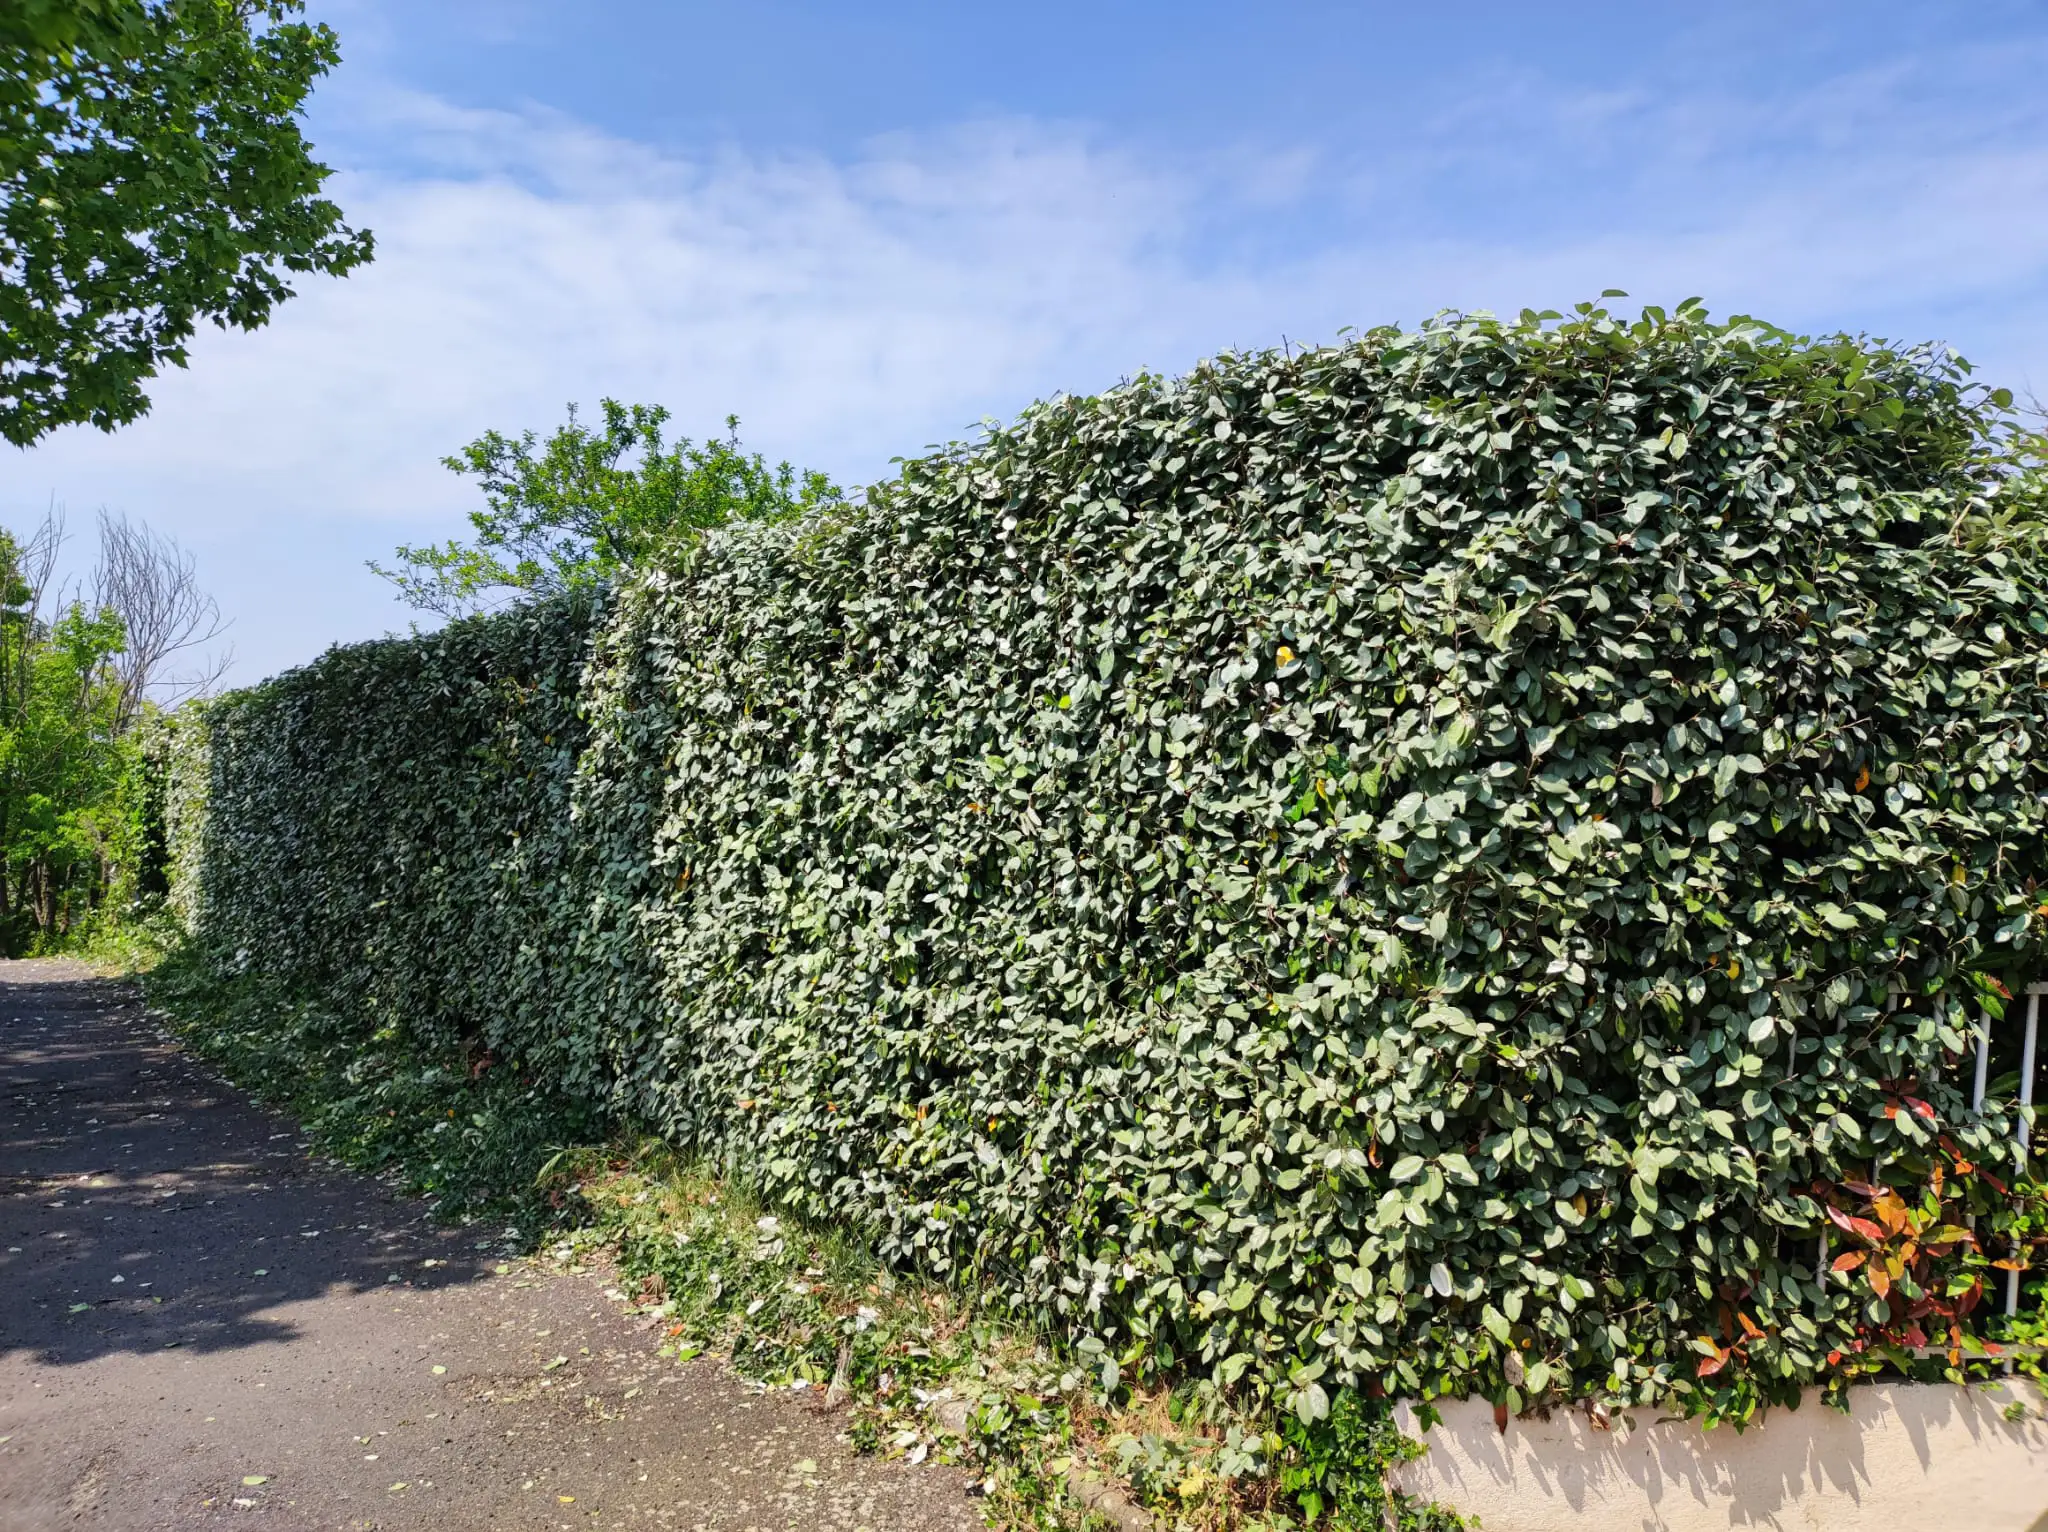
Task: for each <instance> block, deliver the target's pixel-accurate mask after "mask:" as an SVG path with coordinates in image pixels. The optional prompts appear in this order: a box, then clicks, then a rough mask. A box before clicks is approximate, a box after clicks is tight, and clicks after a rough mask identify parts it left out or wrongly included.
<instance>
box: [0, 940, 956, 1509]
mask: <svg viewBox="0 0 2048 1532" xmlns="http://www.w3.org/2000/svg"><path fill="white" fill-rule="evenodd" d="M503 1233H504V1231H503V1230H500V1229H483V1228H470V1229H460V1230H458V1229H448V1228H440V1227H437V1226H435V1225H434V1223H433V1222H432V1220H431V1219H430V1218H429V1216H428V1214H427V1210H426V1209H425V1207H424V1206H423V1205H421V1204H419V1203H417V1202H411V1201H407V1200H405V1199H403V1198H400V1197H397V1196H395V1195H393V1194H392V1193H391V1192H390V1190H389V1189H388V1188H386V1187H384V1186H383V1185H381V1184H380V1183H378V1182H377V1181H375V1180H373V1179H369V1178H365V1177H362V1176H358V1175H354V1174H352V1173H349V1172H347V1171H343V1170H339V1169H335V1168H332V1167H328V1166H323V1165H320V1164H316V1163H314V1162H313V1161H312V1160H310V1159H309V1158H308V1155H307V1152H306V1147H305V1145H304V1144H303V1142H302V1141H301V1140H300V1138H299V1137H298V1134H297V1132H296V1131H295V1129H294V1126H293V1124H292V1123H290V1122H289V1121H287V1120H285V1119H282V1118H280V1117H278V1116H276V1115H275V1114H273V1113H270V1112H268V1111H266V1110H264V1109H262V1108H260V1107H258V1106H256V1105H254V1104H253V1103H251V1102H250V1101H249V1100H247V1099H246V1098H245V1097H243V1096H241V1095H240V1094H239V1093H238V1092H236V1091H235V1090H233V1089H232V1088H231V1087H229V1086H227V1085H225V1084H223V1083H222V1082H221V1081H220V1080H218V1079H217V1078H215V1077H213V1076H212V1075H210V1074H209V1073H208V1072H207V1071H206V1070H205V1068H204V1067H203V1066H201V1065H200V1064H198V1063H197V1062H196V1061H195V1060H193V1059H191V1058H190V1057H188V1056H187V1055H185V1054H184V1053H182V1052H181V1051H180V1050H179V1049H178V1048H177V1047H176V1045H175V1044H174V1043H172V1042H170V1041H168V1040H167V1039H165V1038H164V1037H163V1036H161V1035H160V1034H159V1033H158V1032H157V1030H156V1029H155V1028H154V1027H153V1026H152V1025H151V1024H150V1023H149V1022H148V1021H147V1020H146V1019H145V1017H144V1015H143V1013H142V1009H141V1007H140V1005H139V1003H138V1001H137V1000H136V997H135V995H134V992H133V991H132V990H131V989H129V988H127V987H125V986H122V985H119V984H115V983H111V982H108V981H103V980H97V979H94V978H92V977H90V976H89V975H88V974H87V973H86V971H85V970H84V969H82V968H79V967H77V966H75V965H71V964H65V963H60V962H24V963H0V1532H31V1529H35V1532H40V1529H43V1528H55V1527H107V1528H119V1529H123V1532H131V1529H133V1532H143V1529H154V1528H184V1527H199V1526H214V1525H229V1526H250V1527H255V1526H264V1527H273V1528H309V1529H310V1528H322V1529H326V1528H337V1529H338V1528H350V1529H357V1532H361V1529H369V1528H388V1529H400V1528H432V1529H434V1532H464V1529H469V1528H493V1529H497V1528H506V1529H525V1528H551V1529H552V1528H587V1527H631V1528H649V1527H663V1528H676V1529H707V1532H708V1529H718V1532H746V1529H750V1528H751V1529H758V1532H770V1529H775V1532H784V1529H789V1532H813V1529H819V1532H823V1529H844V1532H858V1529H861V1528H867V1529H871V1532H941V1529H945V1532H952V1529H963V1532H964V1529H968V1528H973V1527H978V1526H980V1525H981V1519H980V1517H979V1516H978V1515H977V1514H976V1503H975V1502H974V1501H972V1500H970V1499H969V1498H968V1497H967V1493H966V1487H965V1483H964V1481H963V1478H962V1476H961V1475H960V1474H959V1473H957V1472H955V1471H951V1470H946V1469H938V1468H932V1467H929V1466H927V1467H921V1468H911V1467H909V1466H907V1465H904V1464H902V1463H883V1462H878V1461H875V1460H872V1459H863V1458H858V1457H856V1456H855V1455H854V1454H853V1453H852V1452H851V1451H850V1449H849V1448H848V1447H847V1446H846V1445H845V1443H844V1442H843V1441H842V1440H841V1437H840V1427H841V1424H842V1422H841V1420H840V1419H839V1418H837V1417H834V1416H830V1415H826V1414H823V1413H817V1412H814V1411H812V1410H810V1409H807V1408H805V1407H804V1405H802V1404H801V1403H799V1402H797V1401H796V1400H794V1399H792V1398H790V1397H789V1396H787V1395H783V1394H780V1393H777V1394H763V1393H760V1392H757V1391H755V1390H752V1389H750V1388H749V1387H748V1386H746V1385H745V1384H743V1383H741V1382H739V1381H738V1380H736V1379H734V1378H732V1377H730V1376H729V1375H727V1374H725V1373H723V1372H722V1371H721V1370H720V1369H719V1368H718V1367H717V1366H716V1365H715V1364H712V1363H709V1362H705V1361H697V1362H692V1363H688V1364H682V1365H678V1364H676V1363H673V1362H664V1361H662V1360H660V1359H659V1358H657V1357H656V1356H655V1354H654V1347H655V1343H656V1337H655V1336H654V1334H653V1333H651V1331H650V1330H649V1329H647V1328H644V1327H643V1326H644V1325H645V1323H646V1322H645V1321H640V1320H635V1319H631V1318H628V1317H626V1316H625V1315H624V1314H623V1313H622V1312H621V1306H620V1305H619V1304H618V1303H616V1302H614V1301H610V1300H608V1299H606V1298H605V1296H604V1286H605V1284H604V1279H603V1276H602V1274H601V1273H599V1274H591V1273H582V1274H579V1273H573V1272H563V1271H559V1270H550V1269H545V1268H546V1263H544V1262H543V1263H534V1262H529V1261H521V1260H511V1259H507V1257H506V1256H505V1254H504V1253H503V1251H502V1249H501V1248H500V1247H499V1246H498V1244H497V1243H496V1242H497V1240H499V1239H501V1238H502V1237H503Z"/></svg>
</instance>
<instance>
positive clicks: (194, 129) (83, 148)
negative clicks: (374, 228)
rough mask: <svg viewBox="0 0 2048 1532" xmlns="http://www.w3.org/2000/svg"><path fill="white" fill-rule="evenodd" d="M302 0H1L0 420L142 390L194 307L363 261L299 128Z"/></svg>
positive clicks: (111, 415) (265, 297) (128, 402)
mask: <svg viewBox="0 0 2048 1532" xmlns="http://www.w3.org/2000/svg"><path fill="white" fill-rule="evenodd" d="M300 9H301V5H300V3H299V0H0V437H5V438H6V439H7V440H8V441H11V442H13V443H15V444H16V445H18V446H27V445H28V444H30V443H31V442H34V441H35V440H37V439H38V438H39V437H41V436H43V435H44V434H45V433H47V432H49V431H51V430H52V429H54V428H55V427H57V426H60V425H65V424H69V423H78V422H89V423H91V424H93V425H96V426H99V427H101V428H102V429H105V430H111V429H112V428H113V427H115V426H117V425H122V424H125V423H126V422H128V421H131V420H133V419H135V418H136V417H137V416H138V415H140V414H142V413H143V412H144V411H145V410H146V409H148V407H149V400H148V397H147V396H146V395H145V393H144V392H143V385H144V384H145V383H146V382H148V381H149V380H150V379H151V378H153V377H154V376H155V375H156V373H157V371H158V369H159V368H160V367H162V366H163V365H164V364H166V363H170V364H173V365H176V366H183V365H184V364H185V360H186V342H187V341H188V340H190V338H191V336H192V333H193V330H194V328H195V327H196V325H197V323H198V321H199V320H201V319H211V320H213V321H214V322H215V323H216V324H219V325H221V326H223V327H225V326H227V325H236V326H239V327H241V328H242V329H245V330H248V329H254V328H256V327H257V326H259V325H261V324H263V323H264V322H265V321H266V320H267V319H268V318H269V317H270V312H271V309H272V308H273V307H274V306H275V305H276V304H277V303H278V302H280V301H281V300H283V299H285V298H288V297H290V296H291V294H292V287H291V282H290V278H291V277H292V276H293V275H295V274H300V273H306V272H326V273H331V274H334V275H340V274H343V273H345V272H347V271H349V270H351V269H352V268H353V267H355V266H357V265H359V264H361V263H362V262H364V261H366V260H368V259H369V258H370V255H371V239H370V235H369V234H368V233H367V232H359V231H357V230H353V229H350V228H349V227H348V226H347V225H346V224H344V223H343V221H342V215H341V210H340V209H339V208H338V207H336V206H335V205H334V204H333V203H332V202H329V201H327V200H325V199H324V198H322V197H321V196H320V195H319V192H320V188H321V186H322V184H323V183H324V182H325V181H326V179H327V177H328V175H329V171H328V168H327V167H326V166H325V165H322V164H319V163H318V162H317V161H315V160H314V159H313V158H312V157H311V155H310V153H309V146H308V145H307V143H306V141H305V139H304V137H303V136H302V135H301V133H300V131H299V117H300V114H301V111H302V108H303V106H304V103H305V100H306V96H307V93H308V92H309V91H310V90H311V88H312V85H313V82H314V81H315V80H317V79H319V78H320V77H321V76H322V75H324V74H326V73H327V72H328V71H329V70H330V69H332V68H333V67H334V65H335V63H336V62H337V61H338V59H339V57H340V55H339V52H338V49H337V45H336V40H335V36H334V33H333V32H332V31H331V30H329V29H328V28H327V27H325V26H319V25H312V24H308V23H305V22H301V21H296V20H292V19H290V18H291V17H293V16H295V15H296V14H297V13H298V12H299V11H300Z"/></svg>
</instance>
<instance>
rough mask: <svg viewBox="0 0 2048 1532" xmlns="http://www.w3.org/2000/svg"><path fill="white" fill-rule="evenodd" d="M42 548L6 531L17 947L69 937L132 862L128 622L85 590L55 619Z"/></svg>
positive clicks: (0, 824)
mask: <svg viewBox="0 0 2048 1532" xmlns="http://www.w3.org/2000/svg"><path fill="white" fill-rule="evenodd" d="M43 552H44V549H43V548H42V547H41V546H39V545H38V543H37V541H36V540H35V539H31V540H30V542H29V543H28V544H27V545H24V544H23V543H22V542H20V541H19V540H18V539H16V538H15V537H14V536H13V535H12V534H11V533H6V532H0V855H4V858H5V875H4V876H0V941H4V944H5V946H6V949H7V950H8V952H10V953H20V952H24V951H36V950H41V949H43V948H46V947H48V946H50V945H52V944H53V943H54V942H55V941H57V940H58V939H61V938H62V937H63V936H65V935H67V934H68V933H69V932H70V931H71V930H72V929H73V928H74V927H75V926H76V925H77V924H78V923H79V921H80V919H81V918H82V917H83V916H84V915H85V914H86V913H87V912H88V911H89V910H91V909H93V908H95V907H97V906H98V905H99V904H100V903H102V902H103V900H104V898H105V896H106V895H107V893H108V892H109V891H110V890H111V889H112V887H113V885H114V884H115V882H116V881H117V880H118V878H119V875H120V871H121V869H122V868H123V867H124V866H126V865H127V864H128V863H129V862H130V861H131V860H132V859H131V858H130V857H129V856H127V855H126V854H125V853H126V852H127V851H128V850H129V849H130V848H129V847H128V846H127V844H126V842H127V840H128V839H129V838H130V825H131V823H132V820H133V818H134V816H133V815H132V814H131V813H129V812H128V811H127V810H128V805H129V800H130V799H131V798H132V797H133V790H134V786H135V782H134V772H133V769H132V768H133V765H134V753H133V750H132V748H130V747H128V745H127V743H126V741H125V739H124V735H123V731H122V728H121V711H122V710H121V678H120V672H119V671H118V669H117V668H116V665H115V659H116V656H118V655H119V654H120V653H121V651H122V649H123V648H124V640H123V633H122V625H121V619H120V617H119V616H118V615H117V614H116V613H114V612H113V611H111V610H109V609H106V608H98V609H95V608H92V607H89V606H88V605H87V604H86V603H85V602H84V601H83V600H79V599H74V600H72V601H70V602H68V603H66V604H65V605H64V606H63V608H62V610H61V611H60V612H59V613H58V614H57V616H56V618H55V620H54V621H49V620H45V618H44V617H43V616H42V615H41V614H40V613H39V611H38V607H39V605H40V601H41V591H40V589H39V586H40V584H41V581H40V580H39V579H38V578H37V568H36V566H37V564H38V562H39V559H40V557H41V555H42V554H43Z"/></svg>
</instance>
